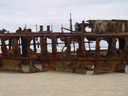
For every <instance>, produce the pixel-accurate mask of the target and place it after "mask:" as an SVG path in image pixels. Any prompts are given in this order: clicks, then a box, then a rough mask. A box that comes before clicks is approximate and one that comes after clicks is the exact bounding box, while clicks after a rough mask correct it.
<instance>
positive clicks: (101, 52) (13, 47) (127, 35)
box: [0, 19, 128, 74]
mask: <svg viewBox="0 0 128 96" xmlns="http://www.w3.org/2000/svg"><path fill="white" fill-rule="evenodd" d="M86 28H89V29H90V30H89V31H88V30H86ZM61 29H62V30H61V32H52V31H51V28H50V26H47V30H45V31H44V30H43V26H40V30H39V31H38V32H32V30H31V29H26V28H25V29H21V28H20V27H19V29H18V30H16V32H15V33H11V32H8V31H6V30H5V29H3V30H1V31H0V42H1V45H0V48H1V49H0V51H1V53H0V70H9V71H18V72H24V71H23V70H22V65H24V64H27V65H29V72H40V71H46V70H55V71H66V72H74V73H75V72H76V73H86V72H87V71H90V70H91V71H93V73H94V74H99V73H108V72H125V67H126V64H127V60H128V21H127V20H88V21H86V22H85V21H82V23H76V24H75V30H73V28H72V19H70V28H69V29H68V28H64V27H62V28H61ZM64 30H68V31H70V32H69V33H67V32H64ZM102 40H104V41H105V42H107V44H108V46H107V48H106V49H102V48H101V45H100V42H101V41H102ZM49 41H50V42H49ZM117 41H118V43H117ZM91 43H94V49H93V50H92V48H91ZM48 46H51V51H48V50H49V49H48ZM58 46H61V47H60V49H59V50H58ZM117 46H118V48H117ZM37 49H40V50H39V51H37ZM35 62H38V63H39V64H41V66H42V68H41V69H39V68H37V67H36V66H35Z"/></svg>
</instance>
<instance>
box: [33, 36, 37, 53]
mask: <svg viewBox="0 0 128 96" xmlns="http://www.w3.org/2000/svg"><path fill="white" fill-rule="evenodd" d="M33 49H34V52H36V51H37V50H36V40H35V37H34V38H33Z"/></svg>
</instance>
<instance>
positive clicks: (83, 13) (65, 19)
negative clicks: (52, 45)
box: [0, 0, 128, 31]
mask: <svg viewBox="0 0 128 96" xmlns="http://www.w3.org/2000/svg"><path fill="white" fill-rule="evenodd" d="M70 13H72V17H73V24H74V23H75V22H81V21H82V20H88V19H127V20H128V0H0V29H2V28H6V29H8V30H10V31H15V30H16V29H17V28H18V27H19V26H21V27H22V28H23V27H24V26H25V24H26V25H27V27H28V28H29V27H31V28H32V29H33V30H35V29H34V28H35V25H36V24H37V25H45V26H46V25H51V24H52V25H53V28H54V31H60V27H61V25H62V24H63V25H64V26H65V27H68V26H69V14H70Z"/></svg>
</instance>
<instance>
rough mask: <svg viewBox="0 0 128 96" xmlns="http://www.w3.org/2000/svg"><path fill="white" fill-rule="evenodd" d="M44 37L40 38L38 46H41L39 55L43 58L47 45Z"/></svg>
mask: <svg viewBox="0 0 128 96" xmlns="http://www.w3.org/2000/svg"><path fill="white" fill-rule="evenodd" d="M45 43H46V39H45V37H42V38H40V48H41V56H42V57H43V58H44V57H45V55H46V54H47V47H46V44H45Z"/></svg>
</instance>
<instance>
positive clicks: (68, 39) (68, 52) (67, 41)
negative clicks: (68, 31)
mask: <svg viewBox="0 0 128 96" xmlns="http://www.w3.org/2000/svg"><path fill="white" fill-rule="evenodd" d="M66 46H67V57H70V56H71V38H70V37H68V38H67V39H66Z"/></svg>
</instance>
